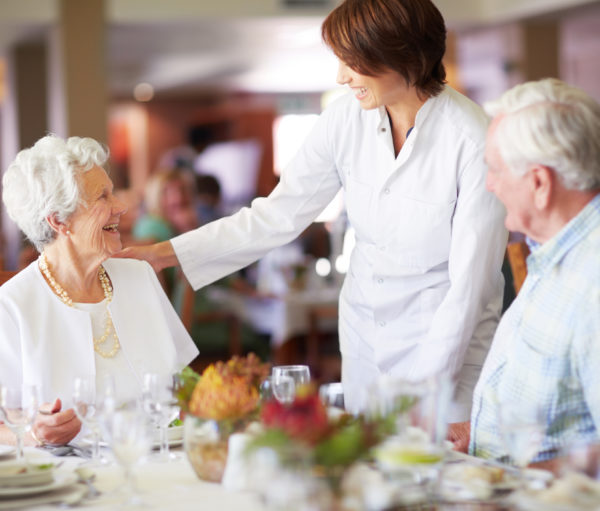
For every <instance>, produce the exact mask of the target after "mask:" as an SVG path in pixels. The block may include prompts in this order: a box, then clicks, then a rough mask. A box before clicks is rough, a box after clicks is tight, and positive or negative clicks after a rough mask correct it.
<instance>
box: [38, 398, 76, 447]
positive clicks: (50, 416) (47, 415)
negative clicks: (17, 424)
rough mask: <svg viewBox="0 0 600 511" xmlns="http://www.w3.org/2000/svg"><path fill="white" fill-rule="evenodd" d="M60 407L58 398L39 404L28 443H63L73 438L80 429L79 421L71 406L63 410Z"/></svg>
mask: <svg viewBox="0 0 600 511" xmlns="http://www.w3.org/2000/svg"><path fill="white" fill-rule="evenodd" d="M61 408H62V403H61V401H60V399H56V400H55V401H54V402H53V403H45V404H43V405H41V406H40V409H39V412H38V414H37V417H36V419H35V422H34V423H33V427H32V433H33V434H32V435H31V441H28V442H27V443H28V444H31V445H37V444H39V443H41V444H42V445H44V444H50V445H64V444H67V443H69V442H70V441H71V440H73V438H75V436H76V435H77V433H79V430H80V429H81V421H80V420H79V419H78V418H77V415H75V410H73V409H72V408H69V409H68V410H64V411H61Z"/></svg>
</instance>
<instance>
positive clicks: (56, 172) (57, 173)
mask: <svg viewBox="0 0 600 511" xmlns="http://www.w3.org/2000/svg"><path fill="white" fill-rule="evenodd" d="M107 159H108V149H107V148H106V147H104V146H103V145H101V144H100V143H98V142H96V141H95V140H94V139H92V138H81V137H70V138H68V139H67V140H63V139H62V138H59V137H57V136H55V135H48V136H45V137H43V138H41V139H39V140H38V141H37V142H36V143H35V145H34V146H33V147H31V148H29V149H23V150H22V151H20V152H19V154H17V157H16V158H15V161H14V162H13V163H11V165H10V166H9V167H8V169H7V170H6V172H5V173H4V177H3V179H2V187H3V190H2V200H3V202H4V205H5V206H6V211H7V212H8V215H9V216H10V218H12V220H13V221H14V222H15V223H16V224H17V225H18V226H19V229H21V231H23V233H24V234H25V235H26V236H27V238H29V240H30V241H31V243H33V244H34V245H35V248H37V249H38V251H40V252H41V251H42V249H43V248H44V246H45V245H47V244H48V243H50V242H51V241H52V240H53V239H54V238H55V232H54V231H53V230H52V228H51V227H50V225H49V224H48V222H47V221H46V218H47V217H48V216H50V215H55V216H56V219H57V220H58V221H60V222H65V221H66V220H67V219H68V218H69V216H71V215H72V214H73V213H74V212H75V210H76V209H77V207H78V205H79V204H81V203H82V201H81V197H80V189H79V176H80V175H81V174H82V173H83V172H86V171H88V170H90V169H92V168H93V167H94V166H96V165H97V166H100V167H101V166H103V165H104V164H105V163H106V160H107Z"/></svg>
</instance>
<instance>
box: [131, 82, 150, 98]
mask: <svg viewBox="0 0 600 511" xmlns="http://www.w3.org/2000/svg"><path fill="white" fill-rule="evenodd" d="M133 97H134V98H135V99H136V101H144V102H145V101H150V100H151V99H152V98H153V97H154V87H152V85H150V84H149V83H144V82H142V83H138V84H137V85H136V86H135V87H134V89H133Z"/></svg>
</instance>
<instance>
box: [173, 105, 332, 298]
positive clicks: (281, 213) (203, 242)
mask: <svg viewBox="0 0 600 511" xmlns="http://www.w3.org/2000/svg"><path fill="white" fill-rule="evenodd" d="M326 114H327V112H326V113H324V114H323V115H321V116H320V118H319V120H318V122H317V125H316V126H315V128H314V129H313V130H312V132H311V133H310V134H309V136H308V137H307V139H306V141H305V142H304V144H303V146H302V148H301V149H300V151H299V152H298V154H297V155H296V156H295V157H294V159H293V161H292V162H291V164H290V165H289V166H288V167H287V168H286V169H285V170H284V172H283V173H282V176H281V181H280V182H279V184H278V185H277V187H276V188H275V189H274V190H273V192H272V193H271V194H270V195H269V196H268V197H264V198H263V197H261V198H258V199H255V200H254V201H253V202H252V205H251V207H249V208H243V209H241V210H240V211H238V212H237V213H236V214H234V215H232V216H230V217H227V218H222V219H220V220H217V221H215V222H212V223H210V224H208V225H206V226H203V227H200V228H198V229H196V230H194V231H190V232H188V233H185V234H182V235H180V236H178V237H176V238H173V239H172V240H171V243H172V245H173V248H174V250H175V253H176V255H177V258H178V260H179V262H180V264H181V267H182V268H183V271H184V273H185V275H186V277H187V278H188V280H189V281H190V283H191V284H192V286H193V287H194V289H198V288H200V287H202V286H205V285H207V284H210V283H211V282H214V281H216V280H218V279H220V278H222V277H224V276H226V275H229V274H231V273H233V272H234V271H236V270H239V269H240V268H243V267H245V266H247V265H248V264H250V263H252V262H254V261H256V260H257V259H259V258H260V257H262V256H263V255H264V254H266V253H267V252H268V251H269V250H271V249H272V248H274V247H278V246H280V245H284V244H286V243H288V242H289V241H291V240H292V239H294V238H295V237H296V236H298V235H299V234H300V233H301V232H302V231H303V230H304V229H305V228H306V227H307V226H308V225H309V224H310V223H311V222H312V221H313V220H314V219H315V218H316V217H317V216H318V215H319V213H320V212H321V211H322V210H323V209H324V208H325V206H327V204H329V202H331V200H332V199H333V197H334V196H335V194H336V193H337V192H338V190H339V189H340V187H341V182H340V178H339V176H338V173H337V170H336V166H335V161H334V160H335V159H334V157H333V156H332V154H333V150H332V143H331V140H330V138H331V133H332V128H331V127H330V125H331V124H333V122H332V120H331V117H332V116H331V115H326Z"/></svg>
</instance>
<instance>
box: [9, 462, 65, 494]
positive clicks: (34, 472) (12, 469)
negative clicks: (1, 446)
mask: <svg viewBox="0 0 600 511" xmlns="http://www.w3.org/2000/svg"><path fill="white" fill-rule="evenodd" d="M53 480H54V468H53V467H45V468H38V466H37V465H35V464H28V463H23V462H14V461H13V462H11V463H1V464H0V489H1V488H14V487H17V486H41V485H47V484H50V483H51V482H52V481H53Z"/></svg>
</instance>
